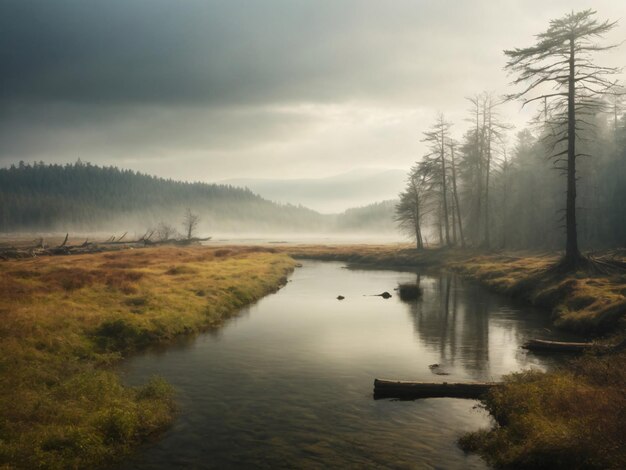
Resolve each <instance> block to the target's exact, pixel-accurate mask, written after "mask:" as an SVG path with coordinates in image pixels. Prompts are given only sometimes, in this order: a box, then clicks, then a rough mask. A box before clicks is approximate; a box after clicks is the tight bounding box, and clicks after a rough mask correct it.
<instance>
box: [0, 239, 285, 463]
mask: <svg viewBox="0 0 626 470" xmlns="http://www.w3.org/2000/svg"><path fill="white" fill-rule="evenodd" d="M293 265H294V262H293V261H292V260H291V259H290V258H288V257H287V256H285V255H283V254H276V253H270V252H268V251H267V250H259V249H253V248H244V247H240V248H230V249H227V248H221V249H208V248H203V247H197V248H184V249H180V248H171V247H169V248H165V247H164V248H153V249H141V250H127V251H122V252H111V253H102V254H96V255H84V256H71V257H48V258H38V259H29V260H19V261H8V262H3V263H0V319H1V321H0V403H2V407H1V409H0V468H3V469H12V468H25V469H26V468H28V469H36V468H52V469H57V468H58V469H71V468H94V467H97V466H99V465H101V464H103V463H105V462H106V463H110V462H111V461H114V460H116V459H119V458H120V456H123V455H124V454H126V453H127V452H128V451H129V450H130V449H131V448H132V447H133V446H135V445H136V444H138V443H140V442H142V441H144V440H146V439H147V438H149V437H150V436H151V435H153V434H154V433H157V432H158V431H159V430H161V429H163V428H164V427H165V426H167V425H168V424H169V423H170V422H171V420H172V417H173V412H174V407H173V401H172V390H170V388H169V386H168V385H167V384H166V383H164V382H163V381H162V380H159V379H154V380H152V381H151V382H150V383H148V384H146V385H144V386H143V387H139V388H130V387H125V386H123V385H122V384H121V382H120V379H119V377H118V376H117V375H116V374H115V372H114V371H113V369H112V367H111V366H112V365H113V364H115V363H116V362H117V361H118V360H119V359H120V358H122V357H123V356H124V355H125V354H128V353H131V352H132V351H135V350H137V349H140V348H142V347H145V346H148V345H150V344H154V343H158V342H166V341H168V340H170V339H172V338H174V337H175V336H177V335H181V334H190V333H193V332H198V331H201V330H204V329H207V328H210V327H213V326H217V325H219V324H220V323H221V322H222V321H223V320H224V319H225V318H226V317H228V316H229V315H232V314H234V313H235V312H236V311H237V309H239V308H240V307H242V306H244V305H246V304H248V303H250V302H253V301H254V300H256V299H259V298H260V297H262V296H263V295H265V294H267V293H270V292H272V291H274V290H275V289H277V288H278V286H280V285H281V284H282V283H284V282H285V280H286V276H287V274H288V273H289V272H290V270H291V269H292V268H293Z"/></svg>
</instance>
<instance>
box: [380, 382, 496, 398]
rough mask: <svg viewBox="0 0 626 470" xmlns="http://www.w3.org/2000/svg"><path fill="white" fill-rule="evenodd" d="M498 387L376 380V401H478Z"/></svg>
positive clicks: (494, 385)
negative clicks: (459, 399)
mask: <svg viewBox="0 0 626 470" xmlns="http://www.w3.org/2000/svg"><path fill="white" fill-rule="evenodd" d="M496 386H498V383H495V382H473V383H448V382H443V383H428V382H401V381H396V380H381V379H374V399H379V398H400V399H403V400H415V399H417V398H444V397H446V398H470V399H474V400H476V399H479V398H481V397H482V396H483V395H484V394H485V393H487V392H488V391H489V390H491V389H492V388H493V387H496Z"/></svg>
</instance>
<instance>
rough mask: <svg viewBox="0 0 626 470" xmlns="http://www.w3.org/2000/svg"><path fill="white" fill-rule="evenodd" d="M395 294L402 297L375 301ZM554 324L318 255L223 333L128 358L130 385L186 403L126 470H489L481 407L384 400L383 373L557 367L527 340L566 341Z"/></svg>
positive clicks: (418, 278)
mask: <svg viewBox="0 0 626 470" xmlns="http://www.w3.org/2000/svg"><path fill="white" fill-rule="evenodd" d="M416 282H419V284H420V286H421V287H422V289H423V296H422V298H421V299H420V300H417V301H412V302H403V301H401V300H400V299H399V297H398V296H397V295H396V292H395V291H394V288H395V287H397V285H398V284H399V283H416ZM383 291H388V292H390V293H392V295H393V297H392V298H390V299H383V298H381V297H376V296H371V294H378V293H381V292H383ZM338 295H343V296H344V297H345V299H344V300H337V299H336V297H337V296H338ZM548 325H549V322H548V319H547V315H546V314H545V312H544V313H542V312H537V311H534V310H532V309H530V308H528V307H524V306H520V305H517V304H516V303H514V302H513V301H512V300H510V299H507V298H505V297H502V296H498V295H494V294H492V293H490V292H488V291H486V290H485V289H484V288H482V287H481V286H479V285H477V284H475V283H471V282H467V281H464V280H463V279H461V278H459V277H457V276H455V275H453V274H449V273H437V272H435V273H421V274H416V273H410V272H398V271H389V270H353V269H346V268H345V266H344V265H343V264H342V263H330V262H316V261H305V262H304V263H303V267H301V268H299V269H297V270H296V271H295V272H294V274H293V275H292V276H291V277H290V280H289V282H288V284H287V285H286V286H285V287H284V288H283V289H281V290H280V291H278V292H277V293H276V294H273V295H270V296H268V297H265V298H263V299H262V300H260V301H259V302H257V303H256V304H254V305H252V306H250V307H248V308H245V309H243V310H242V311H241V312H240V314H239V315H238V316H237V317H235V318H233V319H231V320H229V321H228V322H227V323H226V325H224V326H223V327H222V328H220V329H219V330H216V331H212V332H209V333H206V334H203V335H200V336H199V337H196V338H194V339H193V340H184V341H181V342H180V344H177V345H171V346H169V347H167V348H165V349H162V350H158V351H149V352H145V353H143V354H141V355H138V356H136V357H134V358H131V359H129V360H128V361H126V362H125V363H124V364H123V366H122V374H123V376H124V380H125V381H126V383H128V384H131V385H132V384H140V383H144V382H145V381H147V380H148V379H149V378H150V377H152V376H154V375H160V376H163V377H164V378H165V379H166V380H168V381H169V382H170V383H171V384H172V385H173V386H174V387H175V389H176V397H177V402H178V404H179V413H178V415H177V419H176V421H175V422H174V424H173V426H172V427H171V428H170V429H169V430H168V431H167V432H166V433H165V434H164V435H163V436H161V438H160V439H159V440H158V441H156V442H154V443H151V444H149V445H146V446H144V447H143V448H141V449H140V450H139V451H138V452H137V453H136V455H135V456H134V457H132V458H131V459H130V460H128V461H127V462H126V463H125V464H124V466H123V468H124V469H129V470H130V469H137V470H139V469H141V470H148V469H159V470H162V469H172V468H189V469H204V468H206V469H212V468H215V469H226V468H266V469H278V468H290V469H306V468H313V469H317V468H319V469H321V468H338V469H344V468H419V469H422V468H426V469H428V468H433V469H435V468H437V469H455V468H458V469H470V468H474V469H481V468H487V466H486V464H485V463H484V462H483V461H482V460H481V459H480V458H479V457H477V456H475V455H465V454H464V453H463V452H462V451H461V450H460V449H459V448H458V446H457V444H456V441H457V439H458V437H459V436H460V435H462V434H463V433H464V432H466V431H470V430H475V429H478V428H480V427H486V426H489V425H490V418H489V416H488V415H487V414H486V413H485V412H484V411H483V410H480V409H477V408H476V404H477V402H475V401H472V400H460V399H447V398H444V399H441V398H440V399H427V400H418V401H396V400H388V399H386V400H374V399H373V398H372V389H373V381H374V378H375V377H378V378H391V379H401V380H420V381H432V382H439V381H448V382H454V381H491V380H498V379H499V378H500V377H501V376H502V375H503V374H506V373H509V372H512V371H517V370H521V369H527V368H531V367H532V368H539V369H545V368H548V367H551V366H553V365H554V363H553V362H550V361H556V360H558V359H551V360H548V359H547V358H545V357H540V356H534V355H532V354H529V353H526V352H525V351H524V350H522V349H520V345H521V344H522V343H523V342H524V341H525V340H527V339H529V338H533V337H541V338H553V337H555V336H553V334H552V333H551V332H550V331H549V326H548ZM433 364H438V365H439V366H438V367H434V368H429V365H433ZM438 374H447V375H438Z"/></svg>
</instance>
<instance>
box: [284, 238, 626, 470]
mask: <svg viewBox="0 0 626 470" xmlns="http://www.w3.org/2000/svg"><path fill="white" fill-rule="evenodd" d="M289 253H290V254H291V255H292V256H294V257H301V258H313V259H326V260H337V261H345V262H348V263H352V264H355V265H360V266H365V267H394V268H397V267H406V268H412V267H413V268H431V267H432V268H435V267H438V268H443V269H450V270H453V271H455V272H458V273H460V274H461V275H462V276H463V277H465V278H469V279H472V280H475V281H477V282H479V283H481V284H483V285H485V286H487V287H488V288H490V289H491V290H494V291H497V292H499V293H502V294H504V295H508V296H511V297H516V298H520V299H523V300H524V301H526V302H528V303H530V304H532V305H536V306H538V307H541V308H543V309H545V310H546V312H548V313H549V314H550V315H551V320H552V322H553V324H554V325H555V327H557V328H562V329H566V330H570V331H576V332H577V333H579V334H582V335H585V336H588V337H590V338H591V337H598V336H604V337H605V338H606V339H605V341H608V342H610V343H616V342H617V341H620V340H622V339H623V338H624V336H625V330H626V328H625V319H624V317H625V314H626V275H625V274H623V273H622V274H619V273H616V274H611V275H608V274H590V273H585V272H578V273H570V274H567V275H564V274H559V273H555V271H553V270H550V267H551V266H553V265H554V264H555V263H556V262H557V260H558V256H557V255H554V254H545V255H540V254H534V253H513V254H493V253H492V254H485V253H480V252H476V251H460V250H428V251H424V252H417V251H416V250H413V249H411V248H408V247H402V246H396V247H389V246H380V247H372V246H369V247H359V246H352V247H345V246H344V247H319V246H317V247H316V246H301V247H295V248H290V251H289ZM620 259H621V260H623V259H624V257H623V256H622V257H621V258H620ZM625 371H626V353H625V352H623V351H621V352H616V353H614V354H609V355H593V352H590V353H589V354H587V355H586V356H585V357H583V358H581V359H578V360H576V361H574V362H572V363H571V364H570V365H569V366H567V367H564V368H562V369H559V370H554V371H551V372H548V373H541V372H535V371H527V372H522V373H515V374H510V375H508V376H505V378H504V385H503V386H502V387H497V388H495V389H493V391H491V392H489V393H488V394H487V395H486V396H485V398H484V399H483V400H482V405H483V406H484V407H485V409H487V410H488V411H489V412H490V414H491V415H492V416H493V417H494V419H495V422H496V425H495V426H494V427H493V428H491V429H485V430H480V431H477V432H473V433H469V434H467V435H465V436H464V437H463V438H461V440H460V445H461V447H462V448H463V449H464V450H466V451H471V452H476V453H478V454H480V455H481V456H482V457H484V458H485V459H486V460H487V462H488V463H489V464H491V465H492V466H494V467H497V468H537V469H540V468H546V469H547V468H550V469H583V468H584V469H593V468H597V469H618V468H619V469H621V468H625V467H626V445H624V435H625V434H626V428H625V425H624V423H626V395H625V394H624V390H625V389H626V372H625Z"/></svg>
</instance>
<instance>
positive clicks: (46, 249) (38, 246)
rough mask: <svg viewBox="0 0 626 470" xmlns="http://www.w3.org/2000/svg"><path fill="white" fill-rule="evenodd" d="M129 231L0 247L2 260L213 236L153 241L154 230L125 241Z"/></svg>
mask: <svg viewBox="0 0 626 470" xmlns="http://www.w3.org/2000/svg"><path fill="white" fill-rule="evenodd" d="M127 233H128V232H125V233H124V234H123V235H122V236H121V237H119V238H117V239H116V238H115V235H112V236H111V237H109V238H107V239H106V240H105V241H102V242H90V241H89V239H86V240H85V241H84V242H83V243H81V244H80V245H68V240H69V236H70V234H69V233H67V234H66V235H65V239H64V240H63V242H62V243H61V244H60V245H58V246H55V247H50V246H48V245H47V244H46V243H45V241H44V239H43V238H40V239H38V240H35V241H34V244H33V245H32V246H27V247H19V248H18V247H14V246H12V247H5V248H0V260H9V259H21V258H34V257H37V256H60V255H78V254H89V253H100V252H103V251H113V250H123V249H128V248H141V247H146V246H158V245H179V246H186V245H192V244H195V243H200V242H204V241H208V240H210V239H211V237H205V238H196V237H194V238H185V239H178V238H172V239H168V240H159V241H151V240H150V238H151V237H152V235H153V234H154V230H153V231H148V232H146V233H145V234H144V235H143V236H142V237H141V238H139V239H137V240H127V241H124V240H123V239H124V237H125V236H126V234H127Z"/></svg>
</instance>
